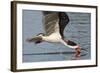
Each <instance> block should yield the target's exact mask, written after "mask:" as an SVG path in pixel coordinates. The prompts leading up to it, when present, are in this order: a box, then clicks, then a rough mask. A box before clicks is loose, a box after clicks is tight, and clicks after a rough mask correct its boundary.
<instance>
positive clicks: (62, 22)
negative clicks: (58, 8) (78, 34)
mask: <svg viewBox="0 0 100 73" xmlns="http://www.w3.org/2000/svg"><path fill="white" fill-rule="evenodd" d="M68 22H69V17H68V15H67V14H66V13H65V12H59V28H60V34H61V36H62V37H64V34H63V33H64V29H65V27H66V25H67V24H68Z"/></svg>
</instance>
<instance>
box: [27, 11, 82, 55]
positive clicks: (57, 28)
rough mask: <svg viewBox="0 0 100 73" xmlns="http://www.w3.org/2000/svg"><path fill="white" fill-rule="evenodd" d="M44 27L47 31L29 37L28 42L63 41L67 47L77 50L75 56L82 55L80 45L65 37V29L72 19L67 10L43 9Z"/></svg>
mask: <svg viewBox="0 0 100 73" xmlns="http://www.w3.org/2000/svg"><path fill="white" fill-rule="evenodd" d="M42 13H43V19H42V22H43V27H44V30H45V32H44V33H39V34H37V35H36V36H34V37H32V38H28V39H27V41H28V42H34V43H35V44H39V43H42V42H48V43H52V44H53V43H61V44H63V45H64V46H66V47H69V48H73V49H74V50H75V56H76V57H80V46H79V45H78V44H77V43H75V42H73V41H71V40H68V39H65V35H64V29H65V27H66V25H67V24H68V23H69V21H70V19H69V17H68V14H67V13H66V12H51V11H43V12H42Z"/></svg>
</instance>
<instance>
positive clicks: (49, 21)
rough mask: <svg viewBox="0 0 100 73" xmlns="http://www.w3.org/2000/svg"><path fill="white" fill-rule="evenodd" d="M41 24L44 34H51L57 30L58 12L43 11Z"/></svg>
mask: <svg viewBox="0 0 100 73" xmlns="http://www.w3.org/2000/svg"><path fill="white" fill-rule="evenodd" d="M43 15H44V16H43V17H44V18H43V24H44V29H45V33H46V35H47V36H48V35H51V34H52V33H54V32H59V24H58V23H59V15H58V12H49V11H44V12H43Z"/></svg>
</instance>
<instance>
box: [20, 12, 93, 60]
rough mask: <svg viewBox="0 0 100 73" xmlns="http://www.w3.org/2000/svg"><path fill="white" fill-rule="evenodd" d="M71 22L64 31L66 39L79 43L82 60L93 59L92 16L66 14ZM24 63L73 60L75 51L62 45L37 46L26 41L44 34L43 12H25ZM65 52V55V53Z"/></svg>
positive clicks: (43, 44)
mask: <svg viewBox="0 0 100 73" xmlns="http://www.w3.org/2000/svg"><path fill="white" fill-rule="evenodd" d="M66 13H67V14H68V16H69V19H70V22H69V24H68V25H67V26H66V28H65V30H64V35H65V37H66V39H69V40H72V41H74V42H76V43H78V44H79V45H80V46H81V48H82V50H81V57H80V58H79V59H78V60H81V59H91V53H90V51H91V47H90V46H91V44H90V42H91V39H90V38H91V36H90V35H91V31H90V30H91V23H90V22H91V19H90V18H91V14H90V13H76V12H66ZM22 17H23V21H22V25H23V28H22V32H23V62H43V61H63V60H73V58H74V54H75V51H74V49H71V48H69V47H66V46H64V45H62V44H50V43H47V42H43V43H41V44H38V45H35V44H34V43H29V42H27V41H26V39H27V38H31V37H32V36H35V35H37V34H38V33H43V32H44V29H43V24H42V20H43V19H42V17H43V15H42V11H34V10H23V16H22ZM63 52H65V53H63Z"/></svg>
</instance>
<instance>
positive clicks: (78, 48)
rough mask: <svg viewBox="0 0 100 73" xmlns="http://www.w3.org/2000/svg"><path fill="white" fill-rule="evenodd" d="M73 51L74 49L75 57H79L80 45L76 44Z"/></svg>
mask: <svg viewBox="0 0 100 73" xmlns="http://www.w3.org/2000/svg"><path fill="white" fill-rule="evenodd" d="M75 51H76V54H75V57H80V51H81V49H80V47H79V46H78V47H77V48H75Z"/></svg>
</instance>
